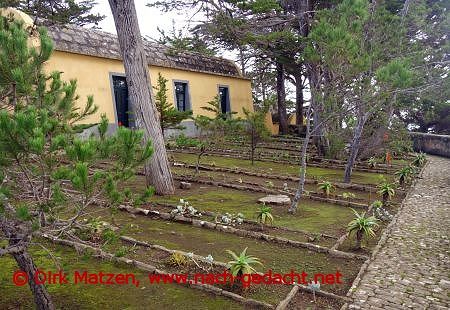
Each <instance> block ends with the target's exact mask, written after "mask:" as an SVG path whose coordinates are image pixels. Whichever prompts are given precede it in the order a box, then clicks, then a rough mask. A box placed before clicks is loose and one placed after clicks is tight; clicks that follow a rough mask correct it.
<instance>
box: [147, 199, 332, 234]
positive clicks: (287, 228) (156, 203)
mask: <svg viewBox="0 0 450 310" xmlns="http://www.w3.org/2000/svg"><path fill="white" fill-rule="evenodd" d="M151 205H154V206H159V207H163V208H170V209H175V208H176V207H177V205H176V204H169V203H161V202H152V203H151ZM199 211H200V212H201V213H202V214H205V215H207V216H211V217H215V216H217V215H218V213H214V212H211V211H205V210H199ZM244 223H248V224H252V225H260V223H259V222H257V221H254V220H249V219H244ZM270 227H271V228H275V229H279V230H284V231H291V232H296V233H301V234H304V235H308V236H314V235H318V236H320V237H324V238H328V239H338V237H336V236H332V235H328V234H323V233H312V232H310V231H306V230H300V229H293V228H289V227H284V226H277V225H271V226H270Z"/></svg>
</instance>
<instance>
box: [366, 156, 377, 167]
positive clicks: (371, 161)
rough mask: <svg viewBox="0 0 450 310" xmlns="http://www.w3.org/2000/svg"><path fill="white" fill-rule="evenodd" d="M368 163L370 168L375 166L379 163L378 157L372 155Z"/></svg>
mask: <svg viewBox="0 0 450 310" xmlns="http://www.w3.org/2000/svg"><path fill="white" fill-rule="evenodd" d="M367 164H368V165H369V167H370V168H375V167H376V165H377V159H376V158H375V157H373V156H372V157H370V158H369V159H368V160H367Z"/></svg>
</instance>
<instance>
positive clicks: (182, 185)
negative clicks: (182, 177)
mask: <svg viewBox="0 0 450 310" xmlns="http://www.w3.org/2000/svg"><path fill="white" fill-rule="evenodd" d="M191 186H192V184H191V183H189V182H180V188H181V189H191Z"/></svg>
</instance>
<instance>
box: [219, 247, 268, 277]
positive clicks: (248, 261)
mask: <svg viewBox="0 0 450 310" xmlns="http://www.w3.org/2000/svg"><path fill="white" fill-rule="evenodd" d="M247 249H248V247H247V248H245V249H244V250H243V251H242V252H241V253H240V254H239V256H238V255H237V254H236V253H234V252H233V251H231V250H226V251H227V253H228V254H230V255H231V257H232V258H233V260H231V261H229V262H228V265H229V266H230V267H229V269H230V272H231V274H232V275H233V276H237V275H243V274H252V273H254V272H256V269H255V268H253V265H261V266H262V263H261V262H260V261H259V259H258V258H256V257H254V256H251V255H247Z"/></svg>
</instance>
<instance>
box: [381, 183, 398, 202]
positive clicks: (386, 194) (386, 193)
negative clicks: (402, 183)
mask: <svg viewBox="0 0 450 310" xmlns="http://www.w3.org/2000/svg"><path fill="white" fill-rule="evenodd" d="M378 188H379V190H378V194H380V195H381V197H382V198H383V205H386V204H387V202H388V200H389V199H391V198H392V197H394V196H395V185H394V184H393V183H387V182H383V183H381V184H380V185H378Z"/></svg>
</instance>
